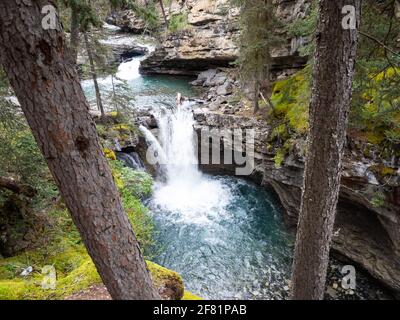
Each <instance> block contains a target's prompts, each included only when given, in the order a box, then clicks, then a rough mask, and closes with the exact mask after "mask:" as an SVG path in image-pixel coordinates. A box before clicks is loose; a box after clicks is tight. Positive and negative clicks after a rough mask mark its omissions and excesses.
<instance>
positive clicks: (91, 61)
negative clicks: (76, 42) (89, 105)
mask: <svg viewBox="0 0 400 320" xmlns="http://www.w3.org/2000/svg"><path fill="white" fill-rule="evenodd" d="M83 38H84V39H85V45H86V51H87V55H88V58H89V64H90V73H91V74H92V79H93V84H94V90H95V92H96V103H97V108H98V109H99V110H100V113H101V116H102V117H104V116H105V112H104V107H103V101H102V100H101V93H100V88H99V83H98V81H97V73H96V67H95V64H94V58H93V51H92V47H91V45H90V42H89V37H88V35H87V32H84V33H83Z"/></svg>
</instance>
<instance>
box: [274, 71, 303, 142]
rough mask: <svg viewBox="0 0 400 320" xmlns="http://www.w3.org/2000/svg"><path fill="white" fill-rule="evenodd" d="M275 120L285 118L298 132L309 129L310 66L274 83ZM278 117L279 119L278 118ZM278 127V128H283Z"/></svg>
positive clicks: (290, 126)
mask: <svg viewBox="0 0 400 320" xmlns="http://www.w3.org/2000/svg"><path fill="white" fill-rule="evenodd" d="M271 101H272V104H273V105H274V118H275V119H273V120H283V121H284V122H285V123H287V124H288V127H289V128H290V129H292V130H293V131H295V132H296V133H297V134H305V133H307V130H308V107H309V101H310V77H309V74H308V68H306V69H304V70H302V71H300V72H298V73H297V74H295V75H293V76H291V77H289V78H287V79H285V80H281V81H278V82H276V83H275V84H274V87H273V91H272V96H271ZM276 118H277V119H276ZM282 129H283V127H278V128H276V130H282Z"/></svg>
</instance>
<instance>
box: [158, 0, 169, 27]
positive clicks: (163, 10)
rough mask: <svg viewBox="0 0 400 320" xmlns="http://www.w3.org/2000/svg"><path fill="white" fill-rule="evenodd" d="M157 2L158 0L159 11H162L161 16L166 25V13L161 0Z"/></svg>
mask: <svg viewBox="0 0 400 320" xmlns="http://www.w3.org/2000/svg"><path fill="white" fill-rule="evenodd" d="M159 2H160V7H161V12H162V15H163V18H164V23H165V25H166V26H167V25H168V20H167V15H166V13H165V8H164V3H163V0H159Z"/></svg>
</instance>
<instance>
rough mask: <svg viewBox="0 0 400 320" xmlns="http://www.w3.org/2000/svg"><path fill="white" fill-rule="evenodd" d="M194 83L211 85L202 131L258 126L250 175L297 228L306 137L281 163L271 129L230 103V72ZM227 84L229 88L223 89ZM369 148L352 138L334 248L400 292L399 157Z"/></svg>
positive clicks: (225, 167) (199, 117)
mask: <svg viewBox="0 0 400 320" xmlns="http://www.w3.org/2000/svg"><path fill="white" fill-rule="evenodd" d="M195 84H197V85H203V86H205V87H206V88H207V93H206V94H205V96H204V104H203V105H201V106H199V107H198V108H197V109H196V110H195V111H194V116H195V119H196V121H197V125H196V130H197V131H198V132H199V136H201V134H200V133H201V131H202V130H206V131H210V132H212V131H213V130H215V132H219V131H218V130H221V129H224V130H233V129H239V128H240V129H243V130H245V129H254V132H255V141H254V142H255V143H254V152H252V153H251V154H248V155H247V156H248V157H254V159H255V168H254V171H253V173H252V175H251V176H250V178H252V179H254V180H256V181H257V182H259V183H261V184H262V185H264V186H265V187H266V188H269V189H272V190H274V191H275V193H276V194H277V195H278V197H279V199H280V201H281V203H282V205H283V207H284V209H285V210H284V212H285V220H286V222H287V224H288V225H289V226H291V227H294V228H295V227H296V225H297V218H298V214H299V209H300V202H301V188H302V184H303V172H304V163H305V159H304V148H305V140H304V139H298V140H297V141H296V143H295V144H294V148H293V149H292V150H291V152H290V153H289V154H288V155H287V156H286V157H284V159H283V161H282V163H281V164H279V165H277V163H276V157H275V156H276V150H274V149H271V148H270V134H271V132H272V129H273V128H271V126H270V125H268V124H267V121H265V119H263V118H262V117H258V118H256V117H254V116H253V115H252V114H251V112H250V113H248V112H246V108H245V106H243V105H242V104H237V105H236V106H232V105H231V100H232V98H233V97H234V92H236V91H237V88H235V86H236V85H237V83H236V81H235V80H233V79H231V77H230V76H229V74H228V73H226V72H222V71H217V70H209V71H207V72H203V73H202V74H200V76H199V78H198V80H196V81H195ZM226 87H228V88H230V90H225V89H226ZM224 90H225V92H222V91H224ZM247 111H248V110H247ZM222 141H223V143H225V144H227V145H226V147H225V150H226V148H227V149H228V150H233V151H234V152H237V153H241V150H239V149H238V148H239V147H238V146H237V145H234V144H232V143H231V142H230V141H229V139H222ZM211 147H212V148H213V150H212V151H213V152H217V153H218V152H220V153H221V159H223V149H224V148H223V144H222V143H221V144H217V146H215V145H214V146H211ZM370 147H371V146H366V145H362V144H360V143H359V142H356V141H352V140H351V139H349V142H348V145H347V149H346V156H345V159H344V162H343V173H342V186H341V191H340V200H339V206H338V216H337V219H336V226H335V237H334V241H333V252H337V253H340V255H341V256H344V257H346V258H348V259H349V260H350V261H351V262H352V263H355V264H356V265H358V266H360V267H362V268H363V269H365V270H367V271H368V272H369V273H370V274H371V275H373V276H374V277H375V278H376V279H378V280H380V281H381V282H382V283H384V284H385V285H386V286H388V287H389V288H390V289H392V290H394V291H396V292H400V210H399V208H400V169H399V161H398V159H387V160H385V159H380V158H378V157H375V158H374V157H371V156H370V154H369V153H368V152H366V149H367V148H370ZM216 148H217V150H216ZM202 167H203V169H204V170H205V171H208V172H212V173H218V174H221V173H226V174H234V173H235V171H234V170H235V165H231V164H223V163H222V164H220V165H202ZM377 195H379V199H380V200H379V201H377V199H376V198H377Z"/></svg>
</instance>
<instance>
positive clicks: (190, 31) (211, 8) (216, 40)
mask: <svg viewBox="0 0 400 320" xmlns="http://www.w3.org/2000/svg"><path fill="white" fill-rule="evenodd" d="M277 7H278V15H279V16H280V18H281V20H282V21H283V22H287V21H292V20H293V19H295V18H298V17H302V16H304V15H305V13H306V12H307V10H308V8H309V0H292V1H291V0H289V1H277ZM178 14H179V15H183V16H185V17H186V19H187V23H186V25H185V26H183V27H182V28H181V30H178V31H175V32H167V33H166V34H165V35H164V36H163V39H162V41H161V45H160V46H159V47H158V48H157V50H155V52H154V53H153V54H152V55H151V56H149V57H148V58H147V59H146V60H144V61H143V62H142V64H141V68H140V71H141V73H143V74H180V75H197V74H198V73H199V72H201V71H204V70H207V69H210V68H215V67H228V66H231V65H232V63H233V62H234V61H235V60H236V59H237V57H238V43H237V35H238V32H239V26H238V16H239V10H238V9H235V8H231V6H230V5H229V0H187V1H179V2H177V3H175V5H174V6H173V7H172V10H171V13H170V17H172V16H174V15H178ZM277 32H280V33H283V32H284V31H283V30H277ZM303 42H304V39H297V38H290V37H288V38H287V40H286V41H283V43H282V45H281V46H280V47H278V48H275V49H274V51H273V59H274V60H273V65H272V69H273V71H276V72H287V71H290V70H292V69H297V68H299V67H302V66H304V63H305V62H306V59H305V58H304V57H301V56H299V54H298V49H299V46H300V45H301V44H302V43H303Z"/></svg>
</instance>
